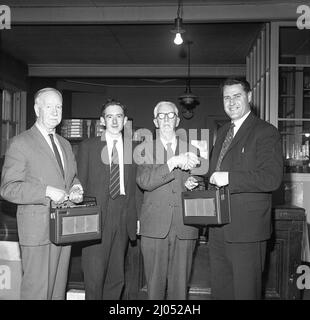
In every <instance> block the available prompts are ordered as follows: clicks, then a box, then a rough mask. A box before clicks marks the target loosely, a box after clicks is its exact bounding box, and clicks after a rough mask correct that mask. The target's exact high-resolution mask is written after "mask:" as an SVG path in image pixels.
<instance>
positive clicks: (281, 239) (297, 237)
mask: <svg viewBox="0 0 310 320" xmlns="http://www.w3.org/2000/svg"><path fill="white" fill-rule="evenodd" d="M273 214H274V220H273V223H274V233H273V236H272V238H271V239H270V241H269V243H268V254H267V259H266V267H265V272H264V286H265V290H264V295H265V299H281V300H284V299H285V300H286V299H288V300H292V299H300V298H301V294H302V292H301V291H300V290H299V289H298V288H297V286H296V279H297V276H298V274H297V273H296V269H297V267H298V266H299V265H300V264H301V263H302V261H301V254H302V237H303V230H304V227H305V223H306V220H305V219H306V216H305V210H304V209H302V208H299V207H295V206H278V207H276V208H275V209H274V211H273Z"/></svg>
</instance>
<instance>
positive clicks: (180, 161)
mask: <svg viewBox="0 0 310 320" xmlns="http://www.w3.org/2000/svg"><path fill="white" fill-rule="evenodd" d="M199 164H200V160H199V159H198V157H197V155H196V154H195V153H193V152H185V153H181V154H179V155H177V156H173V157H171V158H170V159H169V160H168V161H167V165H168V167H169V170H170V172H171V171H172V170H173V169H175V168H180V169H181V170H185V171H187V170H191V169H193V168H195V167H196V166H198V165H199ZM197 185H198V181H197V180H196V179H195V178H194V177H193V176H190V177H188V178H187V180H186V182H185V187H186V188H187V189H188V190H192V189H194V188H195V187H197Z"/></svg>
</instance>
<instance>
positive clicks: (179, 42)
mask: <svg viewBox="0 0 310 320" xmlns="http://www.w3.org/2000/svg"><path fill="white" fill-rule="evenodd" d="M174 43H175V44H176V45H180V44H182V43H183V39H182V37H181V33H179V32H178V33H177V34H176V35H175V38H174Z"/></svg>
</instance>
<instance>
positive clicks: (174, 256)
mask: <svg viewBox="0 0 310 320" xmlns="http://www.w3.org/2000/svg"><path fill="white" fill-rule="evenodd" d="M179 121H180V119H179V117H178V109H177V107H176V106H175V104H174V103H172V102H169V101H161V102H159V103H158V104H157V105H156V106H155V108H154V124H155V126H156V128H158V129H159V130H158V137H156V141H153V140H151V141H147V142H146V143H145V146H144V147H145V148H144V151H143V152H144V163H143V164H140V165H139V166H138V169H137V183H138V185H139V186H140V187H141V189H142V190H144V199H143V204H142V208H141V216H140V235H141V249H142V255H143V261H144V271H145V276H146V282H147V291H148V298H149V299H152V300H153V299H165V298H167V299H182V300H184V299H186V297H187V286H188V281H189V277H190V272H191V266H192V255H193V251H194V248H195V243H196V239H197V237H198V229H197V228H195V227H191V226H185V225H184V224H183V215H182V203H181V201H182V200H181V192H182V191H185V190H186V188H185V185H186V186H187V187H188V188H189V189H192V188H193V187H195V186H196V185H197V182H192V180H191V179H189V177H190V175H189V172H188V170H189V169H192V168H194V167H195V166H197V165H198V164H199V160H198V158H197V156H196V155H195V154H194V153H191V152H185V151H186V150H181V149H182V148H180V146H181V141H179V140H178V139H177V136H176V132H175V129H176V127H177V126H178V124H179ZM183 146H184V145H183ZM182 151H183V152H182ZM162 155H163V157H161V156H162Z"/></svg>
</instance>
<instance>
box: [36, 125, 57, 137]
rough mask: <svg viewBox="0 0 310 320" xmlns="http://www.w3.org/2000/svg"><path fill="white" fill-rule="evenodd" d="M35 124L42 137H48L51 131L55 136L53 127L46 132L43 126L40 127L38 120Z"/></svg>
mask: <svg viewBox="0 0 310 320" xmlns="http://www.w3.org/2000/svg"><path fill="white" fill-rule="evenodd" d="M35 125H36V127H37V128H38V130H39V131H40V132H41V133H42V135H43V136H44V137H48V135H49V134H50V133H52V134H53V135H54V136H55V131H56V130H55V129H54V130H52V131H51V132H47V130H46V129H45V128H44V127H42V126H41V125H40V124H39V123H38V122H36V123H35Z"/></svg>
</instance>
